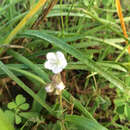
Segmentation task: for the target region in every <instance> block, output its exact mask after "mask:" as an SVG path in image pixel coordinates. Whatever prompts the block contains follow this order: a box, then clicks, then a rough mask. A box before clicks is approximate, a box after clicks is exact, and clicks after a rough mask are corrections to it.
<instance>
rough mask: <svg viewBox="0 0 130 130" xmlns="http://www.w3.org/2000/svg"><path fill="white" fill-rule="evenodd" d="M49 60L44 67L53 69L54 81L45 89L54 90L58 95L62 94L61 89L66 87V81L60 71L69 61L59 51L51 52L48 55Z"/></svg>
mask: <svg viewBox="0 0 130 130" xmlns="http://www.w3.org/2000/svg"><path fill="white" fill-rule="evenodd" d="M46 58H47V61H46V62H45V64H44V67H45V68H47V69H49V70H52V72H53V73H54V76H53V77H52V82H51V83H50V84H48V85H47V86H46V87H45V90H46V91H47V92H48V93H52V92H54V94H56V95H60V93H61V91H62V90H63V89H64V88H65V85H64V83H63V82H62V80H61V75H60V72H62V70H63V69H64V68H65V67H66V66H67V61H66V59H65V56H64V54H63V53H62V52H60V51H57V52H56V53H54V52H49V53H48V54H47V55H46Z"/></svg>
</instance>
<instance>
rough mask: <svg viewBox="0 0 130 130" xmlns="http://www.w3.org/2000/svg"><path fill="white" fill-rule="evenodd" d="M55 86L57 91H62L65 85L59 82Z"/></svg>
mask: <svg viewBox="0 0 130 130" xmlns="http://www.w3.org/2000/svg"><path fill="white" fill-rule="evenodd" d="M56 88H57V89H58V90H59V91H62V90H63V89H64V88H65V85H64V83H63V82H60V83H59V84H58V85H57V86H56Z"/></svg>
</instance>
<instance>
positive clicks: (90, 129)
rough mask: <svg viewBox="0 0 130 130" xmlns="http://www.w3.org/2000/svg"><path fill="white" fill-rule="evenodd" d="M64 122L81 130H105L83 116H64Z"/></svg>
mask: <svg viewBox="0 0 130 130" xmlns="http://www.w3.org/2000/svg"><path fill="white" fill-rule="evenodd" d="M65 121H67V122H70V123H72V124H75V125H76V126H80V127H81V129H85V130H107V128H105V127H103V126H101V125H100V124H98V123H96V122H94V121H93V120H90V119H87V118H85V117H83V116H77V115H66V116H65Z"/></svg>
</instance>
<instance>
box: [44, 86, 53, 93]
mask: <svg viewBox="0 0 130 130" xmlns="http://www.w3.org/2000/svg"><path fill="white" fill-rule="evenodd" d="M45 90H46V92H48V93H52V92H53V91H54V87H53V86H52V84H48V85H47V86H46V87H45Z"/></svg>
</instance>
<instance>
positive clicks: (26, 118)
mask: <svg viewBox="0 0 130 130" xmlns="http://www.w3.org/2000/svg"><path fill="white" fill-rule="evenodd" d="M50 3H51V0H49V1H47V2H46V3H45V5H44V6H43V9H42V8H41V7H40V6H37V4H38V1H36V0H30V1H26V0H13V1H9V0H3V1H2V2H1V4H0V37H1V38H0V86H2V87H1V88H0V97H1V100H0V103H1V108H2V109H3V110H4V111H5V113H6V111H8V108H7V104H8V103H9V102H11V101H13V100H14V99H15V97H16V96H17V94H21V93H22V94H23V96H24V97H29V98H31V99H32V101H29V99H28V98H26V101H27V102H29V104H30V109H29V110H27V111H26V112H23V111H19V112H18V113H19V115H20V116H21V117H22V122H21V125H20V126H15V125H14V122H15V121H14V119H12V120H11V121H10V122H12V124H13V125H14V127H15V129H21V130H22V129H26V130H28V129H30V128H36V129H38V130H40V129H48V130H106V129H108V130H109V129H110V130H129V128H130V126H129V123H130V77H129V72H130V58H129V54H128V51H127V48H128V45H125V44H124V43H125V41H126V40H127V41H128V43H130V38H129V37H128V38H125V37H124V35H123V33H122V29H121V26H120V21H119V18H118V15H117V10H116V6H115V0H108V1H106V0H100V2H99V0H78V1H77V0H59V1H58V3H57V4H56V5H55V6H54V8H53V9H52V10H51V11H50V12H49V14H48V15H47V17H46V20H45V21H43V20H41V21H40V22H39V24H38V25H36V26H35V28H33V29H32V26H33V25H34V23H36V21H38V20H39V17H40V16H42V15H43V14H44V13H45V9H46V8H47V7H48V5H50ZM122 4H123V14H124V20H125V23H126V27H127V31H128V32H127V33H128V36H129V34H130V33H129V29H130V24H129V21H130V10H129V8H128V7H127V4H126V3H122ZM36 6H37V7H38V8H37V9H36V8H35V7H36ZM41 6H42V5H41ZM34 9H36V10H35V11H34ZM32 11H34V13H33V14H31V12H32ZM26 17H28V20H25V19H26ZM19 23H20V24H19ZM12 45H14V46H12ZM16 45H17V46H16ZM58 50H60V51H62V52H63V53H64V55H65V57H66V59H67V62H68V65H67V67H66V68H65V69H64V71H63V72H62V73H61V76H62V80H63V82H64V84H65V86H66V88H65V90H64V91H63V92H62V95H60V96H54V94H48V93H46V91H45V89H44V87H46V85H47V84H48V83H50V82H51V80H52V76H53V73H52V72H51V71H49V70H47V69H45V68H44V62H45V61H46V54H47V53H48V52H56V51H58ZM8 56H9V57H8ZM8 78H9V79H11V80H9V81H8ZM12 81H13V83H12ZM14 82H15V83H16V84H17V85H14ZM12 88H13V91H14V92H15V93H14V92H12ZM17 88H19V89H17ZM23 91H24V92H23ZM5 95H6V99H5ZM9 116H10V117H11V114H10V115H9ZM3 125H4V124H3Z"/></svg>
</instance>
